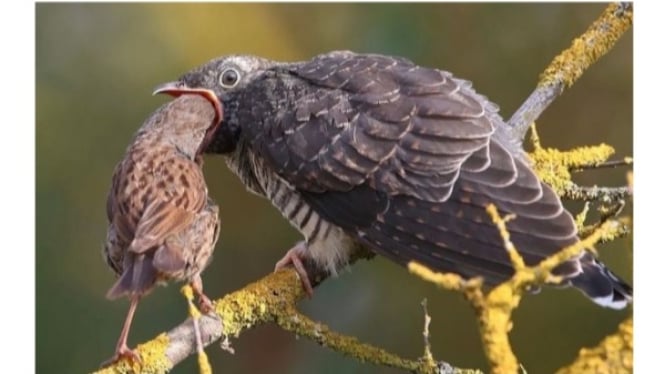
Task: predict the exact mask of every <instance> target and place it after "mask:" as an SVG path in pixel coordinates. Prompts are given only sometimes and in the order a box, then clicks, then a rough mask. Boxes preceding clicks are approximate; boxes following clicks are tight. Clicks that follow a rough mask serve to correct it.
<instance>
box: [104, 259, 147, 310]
mask: <svg viewBox="0 0 665 374" xmlns="http://www.w3.org/2000/svg"><path fill="white" fill-rule="evenodd" d="M156 281H157V270H156V269H155V267H154V266H153V264H152V259H151V258H148V257H146V255H143V254H141V255H133V254H127V257H125V266H124V270H123V272H122V275H120V278H118V280H116V282H115V283H114V284H113V286H111V289H109V291H108V292H107V293H106V297H107V298H109V299H111V300H113V299H117V298H119V297H121V296H124V295H127V294H129V295H136V294H138V295H144V294H146V293H148V292H149V291H150V289H151V288H152V287H153V286H154V285H155V282H156Z"/></svg>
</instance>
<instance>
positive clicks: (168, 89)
mask: <svg viewBox="0 0 665 374" xmlns="http://www.w3.org/2000/svg"><path fill="white" fill-rule="evenodd" d="M152 94H153V95H157V94H167V95H171V96H173V97H178V96H180V95H186V94H193V95H201V96H203V97H204V98H206V99H207V100H208V101H209V102H210V103H211V104H212V105H213V107H215V115H216V117H215V123H219V121H221V120H222V118H224V112H223V111H222V103H221V102H220V101H219V99H218V98H217V95H215V92H213V91H212V90H209V89H207V88H192V87H188V86H187V85H186V84H185V83H184V82H179V81H176V82H168V83H164V84H160V85H159V86H157V87H155V90H154V91H153V92H152Z"/></svg>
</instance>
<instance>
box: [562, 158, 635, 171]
mask: <svg viewBox="0 0 665 374" xmlns="http://www.w3.org/2000/svg"><path fill="white" fill-rule="evenodd" d="M632 165H633V158H632V157H625V158H624V159H623V160H612V161H605V162H602V163H600V164H597V165H584V166H580V167H577V168H572V169H570V171H575V172H578V171H586V170H592V169H613V168H617V167H621V166H632Z"/></svg>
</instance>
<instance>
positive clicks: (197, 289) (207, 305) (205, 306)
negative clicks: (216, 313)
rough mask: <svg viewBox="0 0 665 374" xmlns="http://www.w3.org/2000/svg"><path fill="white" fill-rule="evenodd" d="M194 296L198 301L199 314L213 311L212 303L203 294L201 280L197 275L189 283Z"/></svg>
mask: <svg viewBox="0 0 665 374" xmlns="http://www.w3.org/2000/svg"><path fill="white" fill-rule="evenodd" d="M190 284H191V286H192V290H194V294H195V295H196V297H197V298H198V299H199V309H200V310H201V313H203V314H208V313H210V312H212V311H213V309H214V308H213V305H212V301H210V298H209V297H208V296H206V295H205V294H204V293H203V280H201V275H197V276H195V277H194V279H192V282H191V283H190Z"/></svg>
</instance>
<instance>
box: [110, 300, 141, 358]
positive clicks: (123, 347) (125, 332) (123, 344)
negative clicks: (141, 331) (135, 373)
mask: <svg viewBox="0 0 665 374" xmlns="http://www.w3.org/2000/svg"><path fill="white" fill-rule="evenodd" d="M139 300H141V296H140V295H133V296H132V297H131V298H130V301H129V311H127V317H126V318H125V324H124V325H122V331H120V338H118V344H117V345H116V347H115V355H114V356H113V357H112V358H111V359H110V360H107V361H104V363H102V367H103V366H109V365H111V364H113V363H115V362H117V361H119V360H120V359H122V358H127V359H129V360H134V361H136V362H141V357H139V355H138V354H137V353H136V352H134V351H133V350H131V349H129V347H128V346H127V337H128V336H129V328H130V327H131V325H132V320H133V319H134V312H136V307H137V306H138V304H139Z"/></svg>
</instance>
